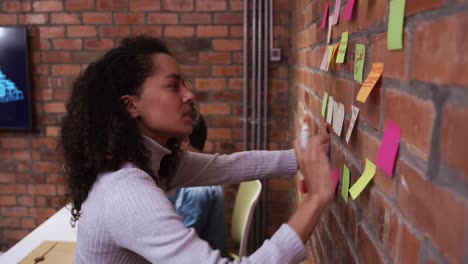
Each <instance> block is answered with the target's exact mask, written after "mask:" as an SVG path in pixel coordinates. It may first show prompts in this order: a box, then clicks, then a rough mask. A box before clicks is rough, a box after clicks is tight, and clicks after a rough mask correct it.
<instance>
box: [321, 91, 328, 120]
mask: <svg viewBox="0 0 468 264" xmlns="http://www.w3.org/2000/svg"><path fill="white" fill-rule="evenodd" d="M327 101H328V93H327V92H325V93H324V94H323V99H322V116H323V117H325V112H326V111H327Z"/></svg>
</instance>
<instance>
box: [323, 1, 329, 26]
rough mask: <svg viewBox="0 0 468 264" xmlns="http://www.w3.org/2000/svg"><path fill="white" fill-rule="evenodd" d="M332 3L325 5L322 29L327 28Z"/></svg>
mask: <svg viewBox="0 0 468 264" xmlns="http://www.w3.org/2000/svg"><path fill="white" fill-rule="evenodd" d="M329 6H330V3H326V4H325V9H324V10H323V17H322V26H321V28H325V27H326V26H327V19H328V7H329Z"/></svg>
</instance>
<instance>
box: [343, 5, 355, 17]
mask: <svg viewBox="0 0 468 264" xmlns="http://www.w3.org/2000/svg"><path fill="white" fill-rule="evenodd" d="M353 7H354V0H348V3H347V4H346V9H345V12H344V18H345V19H346V20H351V17H352V15H353Z"/></svg>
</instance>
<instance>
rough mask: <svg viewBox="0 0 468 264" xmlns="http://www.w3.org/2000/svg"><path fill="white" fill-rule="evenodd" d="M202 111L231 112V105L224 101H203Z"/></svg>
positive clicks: (214, 112)
mask: <svg viewBox="0 0 468 264" xmlns="http://www.w3.org/2000/svg"><path fill="white" fill-rule="evenodd" d="M200 112H202V113H203V114H204V115H209V114H230V113H231V107H230V106H229V105H228V104H224V103H201V104H200Z"/></svg>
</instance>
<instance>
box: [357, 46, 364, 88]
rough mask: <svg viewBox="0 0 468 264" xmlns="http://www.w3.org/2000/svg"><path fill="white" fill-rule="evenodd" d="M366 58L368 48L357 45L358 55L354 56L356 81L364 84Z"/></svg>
mask: <svg viewBox="0 0 468 264" xmlns="http://www.w3.org/2000/svg"><path fill="white" fill-rule="evenodd" d="M365 56H366V46H364V45H362V44H356V53H355V56H354V80H356V81H357V82H359V83H362V72H363V69H364V59H365Z"/></svg>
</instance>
